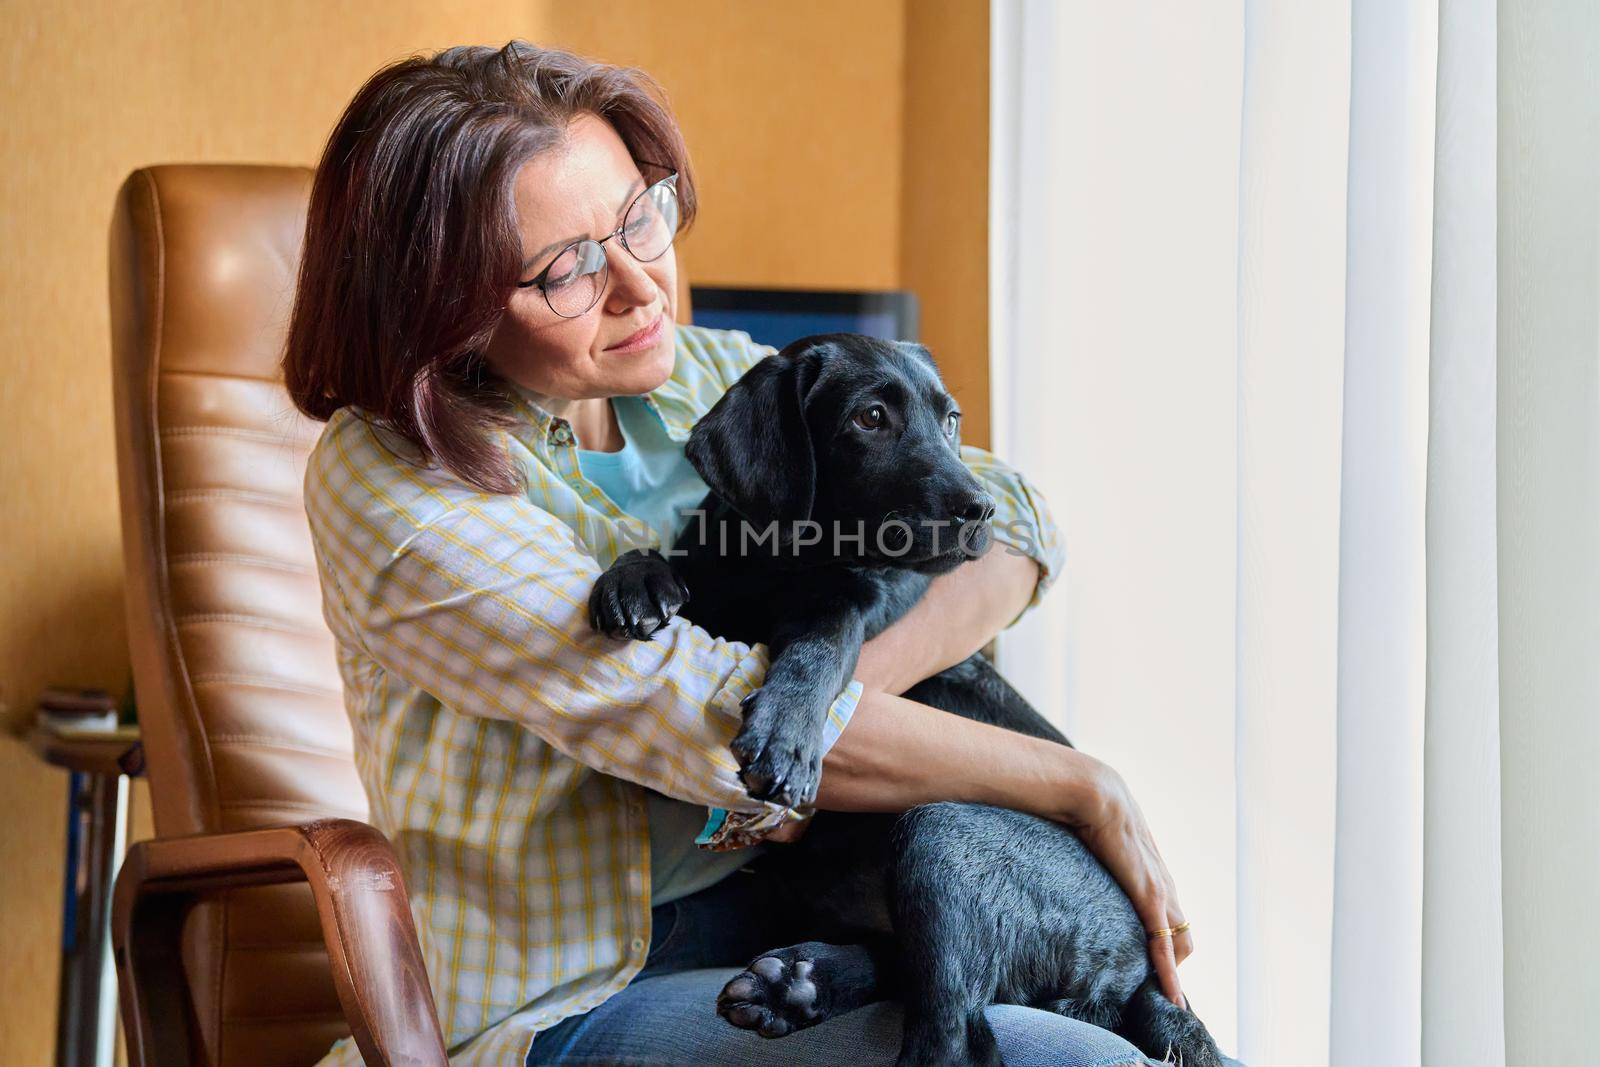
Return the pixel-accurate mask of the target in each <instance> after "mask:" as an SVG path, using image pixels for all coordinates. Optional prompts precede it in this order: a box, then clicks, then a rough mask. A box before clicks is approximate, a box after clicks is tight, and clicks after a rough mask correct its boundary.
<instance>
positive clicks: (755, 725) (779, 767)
mask: <svg viewBox="0 0 1600 1067" xmlns="http://www.w3.org/2000/svg"><path fill="white" fill-rule="evenodd" d="M809 704H810V701H809V699H787V698H785V696H784V695H783V693H782V692H778V691H774V690H773V688H772V687H770V686H768V687H763V688H761V689H757V690H756V691H755V692H754V693H751V694H750V695H749V696H747V697H745V698H744V703H743V705H742V707H743V709H744V727H743V728H742V729H740V731H739V734H738V736H737V737H735V738H734V739H733V743H732V744H731V745H730V746H729V747H730V748H731V749H732V750H733V758H734V759H736V760H738V761H739V780H740V781H741V782H743V783H744V787H745V790H746V791H747V792H749V794H750V795H751V796H752V797H754V798H755V799H756V800H770V801H773V802H775V803H778V804H782V805H783V806H784V807H786V808H793V807H797V806H799V805H802V804H810V803H811V802H812V801H813V800H815V799H817V785H818V783H819V782H821V780H822V730H821V728H820V727H818V726H813V725H812V724H813V723H816V722H819V721H820V718H819V716H818V715H817V712H816V711H815V709H813V708H811V707H810V706H809ZM825 712H826V709H824V713H825Z"/></svg>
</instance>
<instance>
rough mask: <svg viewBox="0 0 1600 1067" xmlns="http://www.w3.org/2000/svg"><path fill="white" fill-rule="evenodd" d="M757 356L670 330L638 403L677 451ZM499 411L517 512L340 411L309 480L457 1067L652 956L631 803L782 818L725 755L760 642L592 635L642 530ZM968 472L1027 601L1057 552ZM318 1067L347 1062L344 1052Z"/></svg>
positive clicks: (990, 476) (1034, 511)
mask: <svg viewBox="0 0 1600 1067" xmlns="http://www.w3.org/2000/svg"><path fill="white" fill-rule="evenodd" d="M771 351H772V349H770V348H768V347H765V346H762V345H757V344H755V343H754V342H752V341H751V340H750V338H749V337H748V336H747V335H745V334H743V333H739V332H733V331H721V330H709V329H702V328H697V327H691V326H680V327H678V329H677V363H676V366H675V369H674V372H673V375H672V378H671V379H670V380H669V381H668V382H667V383H666V384H665V385H663V386H662V387H661V388H660V389H658V390H656V391H655V392H654V393H652V394H650V396H649V397H647V398H646V399H647V403H649V404H650V406H651V407H652V408H653V409H654V410H655V411H656V412H657V414H659V415H660V416H661V418H662V420H663V422H664V423H665V424H666V427H667V431H668V433H669V435H670V436H672V438H673V439H674V440H677V441H682V440H683V439H684V438H685V437H687V435H688V432H689V428H690V427H691V426H692V425H693V424H694V422H695V420H696V419H698V418H699V417H700V416H701V415H702V414H704V413H705V412H706V411H707V410H708V409H709V408H710V407H711V405H712V404H713V403H715V402H716V400H717V398H718V397H719V396H721V395H722V393H723V391H724V390H726V389H727V387H728V386H729V385H730V384H731V383H732V382H733V381H734V380H735V379H737V378H738V377H739V376H740V375H741V374H743V373H744V372H745V370H747V369H748V368H749V367H750V366H751V365H752V364H753V363H755V362H756V361H757V360H758V359H761V358H762V357H764V356H766V355H768V354H770V353H771ZM513 392H514V398H513V399H514V404H515V406H516V412H517V416H518V419H517V424H516V426H514V427H513V428H511V429H510V430H508V431H505V432H504V444H505V447H506V449H507V452H508V454H509V455H510V456H511V458H512V460H513V462H514V463H515V464H516V465H517V467H518V468H519V470H520V471H521V472H522V474H523V475H524V478H525V481H526V484H527V490H526V492H525V493H523V494H512V495H496V494H489V493H483V492H480V491H478V490H476V489H474V488H472V487H471V486H469V485H467V484H465V483H463V482H461V481H458V480H457V479H455V478H453V477H452V476H450V475H449V474H448V473H446V472H444V471H442V470H440V469H437V468H434V469H428V468H423V467H420V466H418V465H416V464H414V463H412V462H410V461H409V459H408V457H409V456H411V455H412V454H413V453H412V450H411V449H410V447H409V446H407V445H406V443H405V442H404V441H402V440H401V439H399V438H398V437H396V436H395V435H393V434H390V433H388V432H386V431H383V430H381V429H377V428H375V427H374V426H372V425H371V424H369V423H368V422H366V421H365V420H363V419H362V418H360V417H359V414H358V413H357V412H356V411H355V410H354V409H351V408H345V409H342V410H340V411H339V412H337V413H336V414H335V415H334V416H333V418H332V419H330V420H329V422H328V425H327V427H326V428H325V429H324V431H323V433H322V436H321V438H320V439H319V441H318V442H317V445H316V447H315V448H314V450H313V452H312V455H311V458H310V462H309V464H308V466H307V469H306V481H305V498H306V511H307V515H308V518H309V520H310V526H311V533H312V540H313V544H314V546H315V549H316V556H317V565H318V570H319V573H320V577H321V580H322V591H323V614H324V617H325V618H326V619H327V622H328V625H329V627H330V628H331V630H332V631H333V634H334V637H335V638H336V640H337V644H338V657H339V669H340V672H341V674H342V676H343V681H344V691H345V705H346V708H347V710H348V712H349V715H350V721H351V725H352V727H353V729H354V734H355V751H356V764H357V769H358V770H359V772H360V775H361V779H362V782H363V783H364V785H365V787H366V792H367V797H368V800H369V802H370V804H371V818H372V821H373V823H374V824H375V825H376V826H377V827H378V828H379V829H380V830H382V831H383V832H384V833H385V834H387V835H388V837H389V839H390V841H392V842H393V843H394V846H395V848H396V850H397V851H398V852H399V855H400V861H401V863H402V865H403V866H404V869H405V874H406V882H407V888H408V889H409V891H410V895H411V907H412V912H413V915H414V917H415V919H416V925H417V933H418V937H419V938H420V940H421V943H422V952H423V959H424V961H425V963H426V965H427V968H428V974H429V978H430V981H431V983H432V985H433V991H434V997H435V1000H436V1001H437V1004H438V1008H439V1015H440V1020H441V1022H442V1024H443V1029H444V1032H445V1039H446V1041H447V1042H448V1043H449V1045H450V1047H451V1053H452V1055H451V1062H452V1063H456V1064H495V1065H504V1064H518V1063H521V1062H522V1061H523V1059H524V1058H525V1057H526V1054H527V1049H528V1046H529V1044H530V1043H531V1041H532V1039H533V1036H534V1034H535V1033H537V1032H538V1031H539V1030H541V1029H544V1028H546V1027H548V1026H551V1025H553V1024H554V1023H556V1022H558V1021H559V1020H561V1019H563V1018H566V1017H567V1016H569V1015H573V1014H576V1013H579V1012H582V1011H586V1010H588V1009H589V1008H592V1007H594V1006H595V1005H597V1004H599V1003H601V1002H602V1001H604V1000H605V999H606V998H607V997H609V996H611V995H612V994H613V993H615V992H616V991H617V990H619V989H621V988H622V987H623V986H625V985H626V984H627V983H628V981H629V979H631V978H632V977H633V975H634V974H636V973H637V972H638V970H639V968H640V967H641V966H642V964H643V963H644V958H645V950H646V948H647V946H648V944H649V940H650V869H649V863H650V849H649V836H648V827H647V825H646V822H645V793H644V789H643V788H642V787H649V788H651V789H655V790H657V791H659V792H661V793H664V794H667V795H668V796H673V797H677V798H680V799H683V800H688V801H691V802H696V803H701V804H705V805H707V806H708V807H720V808H726V809H729V810H730V811H731V812H733V813H735V816H736V819H738V820H742V823H743V825H744V826H745V827H746V828H749V827H751V826H754V827H756V828H757V829H761V828H770V827H772V826H776V825H777V824H779V823H780V822H782V821H783V820H784V819H785V818H789V817H794V815H795V813H793V812H787V811H784V810H782V809H780V808H778V807H776V806H775V805H769V804H763V803H761V802H758V801H753V800H751V799H750V797H749V796H747V795H746V794H745V792H744V789H743V787H742V786H741V784H740V782H739V779H738V774H737V772H738V767H737V764H736V763H735V762H734V759H733V757H732V755H731V754H730V753H729V751H728V744H729V742H730V741H731V740H732V739H733V736H734V734H735V732H736V731H737V729H738V726H739V722H740V715H739V702H740V700H741V699H742V698H743V697H744V696H745V695H747V694H748V693H750V692H751V691H752V690H754V689H755V688H757V687H759V686H760V684H761V681H762V678H763V677H764V675H765V672H766V666H767V657H766V650H765V648H764V647H763V646H760V645H754V646H751V645H744V644H741V643H739V642H737V641H724V640H722V639H720V638H716V637H713V636H711V635H710V634H708V633H706V632H705V631H704V630H702V629H700V628H698V627H696V626H694V625H692V624H690V623H688V622H686V621H685V620H682V619H675V620H673V622H672V623H671V624H670V625H669V626H668V627H667V628H666V629H665V630H664V631H663V632H662V633H660V634H658V635H657V636H656V638H655V640H653V641H648V642H641V641H614V640H611V639H609V638H606V637H603V636H600V635H598V634H594V633H592V632H591V631H590V629H589V625H588V597H589V590H590V588H591V587H592V586H593V584H594V581H595V579H596V577H598V575H599V574H600V573H601V571H602V570H603V569H604V568H605V567H606V566H607V565H609V564H610V563H611V561H612V560H613V559H615V558H616V556H617V555H619V554H620V553H621V552H622V551H625V550H626V549H627V548H629V547H632V546H633V545H635V544H637V543H638V540H639V535H640V529H639V525H638V524H637V523H636V522H635V523H629V522H628V517H627V516H626V515H624V514H623V513H622V512H621V511H619V510H618V509H617V508H616V506H615V505H614V504H612V503H611V501H610V500H609V499H607V498H606V497H605V495H604V494H603V493H601V492H600V491H599V490H598V489H597V488H595V487H594V486H593V485H591V484H590V483H588V482H587V481H585V480H584V478H583V477H582V475H581V473H580V471H579V467H578V458H577V449H576V446H575V442H574V441H573V435H572V433H571V428H570V427H569V426H567V425H566V424H565V423H564V422H563V421H562V420H560V419H557V418H554V417H552V416H551V415H549V414H548V413H547V412H545V411H543V410H542V409H541V408H540V407H539V406H538V405H537V404H535V403H533V401H532V400H531V399H530V398H529V397H528V396H526V395H524V394H523V393H521V392H520V391H517V390H514V391H513ZM964 458H965V459H966V460H967V461H968V463H969V464H970V465H971V466H972V467H973V469H974V470H975V471H976V472H977V473H978V474H979V476H980V477H981V478H983V479H984V481H985V482H986V484H987V486H988V487H989V488H990V489H991V491H992V492H993V493H994V494H995V497H996V500H997V502H998V513H997V515H996V517H995V523H996V532H997V534H998V535H999V536H1001V537H1002V538H1006V537H1007V536H1008V534H1007V530H1006V525H1007V524H1008V523H1011V522H1013V521H1019V520H1020V521H1021V522H1023V523H1028V524H1031V527H1032V529H1033V530H1035V531H1036V533H1037V537H1035V538H1034V543H1033V544H1032V546H1031V549H1030V553H1029V554H1030V555H1032V556H1034V558H1035V559H1037V560H1038V561H1039V563H1040V565H1041V566H1042V567H1044V568H1045V576H1044V579H1043V580H1042V581H1041V582H1040V591H1041V592H1042V590H1043V588H1044V586H1045V585H1046V584H1048V582H1049V581H1050V579H1051V578H1053V576H1054V575H1055V573H1056V572H1057V571H1058V570H1059V565H1060V556H1061V549H1060V543H1059V536H1058V535H1057V533H1056V529H1055V526H1054V525H1053V523H1051V521H1050V519H1049V516H1048V514H1047V513H1046V512H1045V510H1044V508H1043V505H1042V503H1041V502H1040V500H1039V498H1038V496H1037V495H1036V494H1035V493H1034V492H1032V491H1031V490H1030V489H1029V488H1028V487H1027V485H1026V483H1025V482H1024V481H1023V480H1022V479H1021V478H1020V477H1019V476H1018V475H1017V474H1016V473H1015V472H1014V471H1012V470H1010V469H1009V468H1007V467H1006V466H1004V465H1003V464H1001V463H999V462H998V461H997V460H995V459H994V458H993V457H992V456H989V455H988V454H987V453H984V452H982V451H980V450H978V449H970V448H969V449H966V450H964ZM624 523H628V524H627V525H626V526H624ZM1036 599H1037V593H1036ZM860 691H861V689H860V683H858V682H852V683H851V684H850V686H849V687H848V688H846V690H845V691H844V692H843V693H841V694H840V696H839V698H838V699H837V700H836V702H835V704H834V707H833V709H832V713H831V715H830V720H829V724H828V730H827V735H828V736H827V740H828V743H829V744H831V743H832V741H833V740H834V739H836V738H837V737H838V734H839V732H840V731H842V730H843V729H844V728H845V726H846V724H847V723H848V721H849V718H850V715H851V714H852V712H853V711H854V709H855V705H856V700H857V699H858V697H859V695H860ZM730 821H735V820H730ZM323 1062H324V1063H356V1062H359V1056H358V1054H357V1051H356V1049H355V1047H354V1044H353V1043H352V1042H351V1041H350V1040H349V1039H348V1038H347V1039H345V1040H344V1041H342V1042H340V1043H339V1044H337V1045H335V1046H334V1047H333V1049H332V1050H331V1051H330V1053H329V1054H328V1056H327V1057H325V1059H324V1060H323Z"/></svg>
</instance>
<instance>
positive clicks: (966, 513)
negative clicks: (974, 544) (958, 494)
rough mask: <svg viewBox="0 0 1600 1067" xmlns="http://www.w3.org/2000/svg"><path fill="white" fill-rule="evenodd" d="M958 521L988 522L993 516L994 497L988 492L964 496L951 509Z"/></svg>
mask: <svg viewBox="0 0 1600 1067" xmlns="http://www.w3.org/2000/svg"><path fill="white" fill-rule="evenodd" d="M952 511H953V514H954V515H955V518H956V519H957V520H958V521H960V522H988V521H989V520H990V519H992V518H994V497H992V496H990V495H989V494H988V493H979V494H977V495H976V496H969V497H965V498H963V499H961V500H959V501H957V502H956V506H955V507H954V508H953V509H952Z"/></svg>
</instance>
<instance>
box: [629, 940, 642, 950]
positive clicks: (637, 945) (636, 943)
mask: <svg viewBox="0 0 1600 1067" xmlns="http://www.w3.org/2000/svg"><path fill="white" fill-rule="evenodd" d="M628 947H629V948H631V949H633V951H635V952H643V951H644V938H642V937H636V938H634V939H633V940H632V941H629V942H628Z"/></svg>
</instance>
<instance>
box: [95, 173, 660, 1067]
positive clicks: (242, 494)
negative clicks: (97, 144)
mask: <svg viewBox="0 0 1600 1067" xmlns="http://www.w3.org/2000/svg"><path fill="white" fill-rule="evenodd" d="M310 187H311V172H310V171H309V170H307V169H305V168H301V167H274V166H242V165H183V166H161V167H148V168H145V169H142V170H137V171H135V172H134V173H133V174H131V175H130V176H129V177H128V180H127V181H126V182H125V183H124V184H123V187H122V190H121V192H120V194H119V195H118V198H117V205H116V211H115V215H114V217H113V221H112V226H111V318H112V341H113V344H112V348H113V376H114V379H115V382H114V392H115V396H116V427H117V431H116V436H117V460H118V470H119V481H120V483H121V497H122V531H123V557H124V563H125V569H126V574H127V577H126V582H127V605H128V631H129V642H130V645H131V651H132V655H133V668H134V687H135V693H136V696H137V701H138V706H139V722H140V726H141V728H142V730H143V736H144V746H145V752H146V757H147V765H148V767H149V776H150V792H151V798H152V801H153V805H154V808H155V824H156V833H157V834H158V835H160V836H163V837H167V836H173V835H178V834H193V833H215V832H220V831H227V830H240V829H247V828H251V827H258V826H270V825H281V824H284V823H294V822H305V821H307V820H310V819H314V818H320V817H325V816H343V817H347V818H355V819H365V818H366V817H367V802H366V797H365V795H364V793H363V792H362V788H361V783H360V781H359V779H358V778H357V776H356V771H355V764H354V760H353V756H352V754H351V735H350V726H349V722H348V720H347V719H346V717H345V711H344V705H343V701H342V694H341V682H340V678H339V673H338V668H337V665H336V663H335V659H334V642H333V637H332V635H331V634H330V633H329V632H328V630H327V626H326V624H325V623H324V622H323V619H322V609H321V603H322V601H321V595H320V591H319V589H318V584H317V573H316V565H315V560H314V557H313V555H312V550H311V540H310V533H309V530H308V527H307V525H306V517H305V506H304V500H303V498H302V486H301V482H302V478H303V476H304V473H305V463H306V457H307V455H308V454H309V452H310V449H311V446H312V444H313V443H314V442H315V441H316V438H317V434H318V433H319V431H320V429H321V425H320V424H319V423H316V422H314V421H312V420H309V419H306V418H304V417H303V416H301V415H300V414H299V413H298V412H297V411H295V409H294V407H293V405H292V404H291V403H290V401H289V397H288V393H287V392H286V391H285V390H284V388H283V384H282V381H281V378H280V370H279V359H280V358H281V355H282V352H283V344H284V338H285V333H286V330H287V327H288V315H289V310H290V306H291V302H292V300H293V294H294V283H295V276H296V273H297V271H298V269H299V263H300V249H301V244H302V241H303V238H304V231H305V218H306V203H307V198H308V196H309V193H310ZM678 317H679V319H680V321H683V322H687V321H689V290H688V282H687V275H686V273H685V272H684V271H683V269H682V266H681V256H680V268H679V277H678ZM183 953H184V965H185V971H186V975H187V978H188V984H189V993H190V997H191V1003H192V1006H193V1009H194V1010H193V1017H194V1019H195V1020H196V1027H197V1029H198V1032H197V1033H195V1034H193V1035H191V1044H192V1047H193V1055H194V1058H195V1062H197V1063H202V1064H217V1065H225V1067H249V1065H254V1064H263V1065H265V1064H271V1065H274V1067H277V1065H282V1064H295V1063H311V1062H314V1061H315V1060H316V1059H317V1058H318V1057H320V1056H321V1055H322V1053H323V1052H324V1051H326V1049H327V1047H328V1046H329V1045H330V1044H331V1043H332V1042H333V1041H334V1040H335V1039H336V1038H338V1037H340V1036H341V1035H343V1034H345V1033H348V1032H349V1031H348V1027H347V1026H346V1025H345V1022H344V1017H343V1015H342V1013H341V1012H340V1009H339V1003H338V999H337V996H336V995H335V992H334V988H333V982H332V979H331V977H330V976H329V971H328V963H327V954H326V952H325V951H324V949H323V947H322V934H321V929H320V927H319V926H318V923H317V917H316V912H315V910H314V908H313V906H312V903H311V895H310V892H309V891H308V890H307V889H306V887H305V886H277V887H268V888H258V889H248V890H236V891H234V892H232V893H229V894H227V895H226V896H225V897H224V898H222V899H221V900H218V901H217V902H215V903H207V904H203V905H201V906H199V907H197V908H196V909H195V912H194V914H193V915H192V917H191V918H190V921H189V922H188V924H187V926H186V928H185V933H184V945H183Z"/></svg>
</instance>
